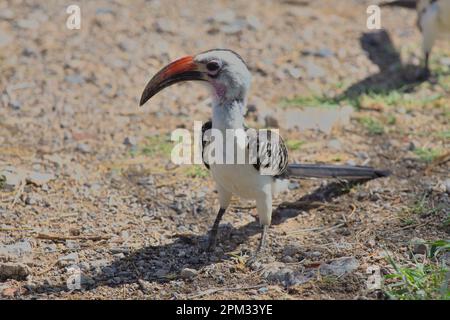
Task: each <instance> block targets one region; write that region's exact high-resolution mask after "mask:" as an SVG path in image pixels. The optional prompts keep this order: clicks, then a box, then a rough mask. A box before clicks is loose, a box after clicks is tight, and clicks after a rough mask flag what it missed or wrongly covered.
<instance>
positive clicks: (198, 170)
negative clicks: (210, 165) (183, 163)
mask: <svg viewBox="0 0 450 320" xmlns="http://www.w3.org/2000/svg"><path fill="white" fill-rule="evenodd" d="M185 173H186V175H187V176H188V177H191V178H206V177H208V176H209V172H208V170H206V169H205V168H204V167H203V166H201V165H192V166H189V167H188V169H187V170H186V171H185Z"/></svg>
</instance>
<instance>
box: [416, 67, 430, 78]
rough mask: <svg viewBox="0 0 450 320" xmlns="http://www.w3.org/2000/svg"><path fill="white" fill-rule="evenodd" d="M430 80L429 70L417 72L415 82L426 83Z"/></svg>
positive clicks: (424, 69)
mask: <svg viewBox="0 0 450 320" xmlns="http://www.w3.org/2000/svg"><path fill="white" fill-rule="evenodd" d="M430 78H431V72H430V69H429V68H423V69H420V70H418V71H417V73H416V80H417V81H427V80H430Z"/></svg>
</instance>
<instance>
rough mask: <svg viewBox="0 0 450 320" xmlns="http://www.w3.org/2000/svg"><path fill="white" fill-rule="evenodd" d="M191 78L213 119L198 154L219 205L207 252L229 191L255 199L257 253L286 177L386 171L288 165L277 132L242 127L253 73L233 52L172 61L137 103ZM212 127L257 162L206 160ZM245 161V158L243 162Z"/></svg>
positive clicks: (371, 174)
mask: <svg viewBox="0 0 450 320" xmlns="http://www.w3.org/2000/svg"><path fill="white" fill-rule="evenodd" d="M189 80H197V81H203V82H204V83H206V84H207V85H208V87H209V88H210V89H211V91H212V97H213V108H212V109H213V110H212V121H210V122H207V123H205V124H204V125H203V128H202V145H203V151H202V158H203V162H204V164H205V166H206V167H207V168H208V169H209V170H210V172H211V175H212V178H213V179H214V181H215V182H216V187H217V190H218V194H219V204H220V209H219V212H218V214H217V218H216V220H215V222H214V225H213V227H212V229H211V233H210V237H209V245H208V249H209V250H214V248H215V246H216V239H217V233H218V227H219V223H220V221H221V219H222V217H223V215H224V213H225V211H226V209H227V208H228V206H229V204H230V201H231V197H232V196H233V195H235V196H238V197H240V198H244V199H252V200H255V201H256V208H257V212H258V216H259V222H260V224H261V226H262V234H261V240H260V243H259V246H258V249H257V253H259V252H260V251H261V249H263V248H264V247H265V242H266V236H267V230H268V227H269V225H270V224H271V219H272V198H273V197H274V196H276V195H277V194H279V193H280V192H283V191H285V190H287V189H288V182H289V180H288V179H289V178H290V177H294V178H341V179H348V180H355V179H356V180H369V179H374V178H378V177H385V176H387V175H389V172H388V171H384V170H376V169H373V168H371V167H362V166H337V165H321V164H289V163H288V152H287V148H286V146H285V144H284V142H283V139H281V137H280V136H279V135H278V134H277V132H275V131H273V130H259V131H256V130H254V131H252V130H250V129H249V128H247V126H246V125H245V120H244V114H245V110H246V103H247V94H248V91H249V89H250V84H251V74H250V71H249V70H248V67H247V65H246V63H245V62H244V60H243V59H242V58H241V56H239V55H238V54H237V53H235V52H233V51H231V50H227V49H214V50H209V51H206V52H203V53H200V54H199V55H196V56H187V57H184V58H181V59H178V60H176V61H174V62H172V63H170V64H169V65H167V66H166V67H164V68H163V69H161V70H160V71H159V72H158V73H157V74H156V75H155V76H154V77H153V78H152V79H151V80H150V82H149V83H148V84H147V86H146V88H145V90H144V92H143V94H142V97H141V101H140V105H141V106H142V105H143V104H145V103H146V102H147V101H148V100H149V99H150V98H151V97H153V96H154V95H155V94H157V93H158V92H159V91H161V90H162V89H164V88H166V87H168V86H171V85H173V84H175V83H178V82H181V81H189ZM211 129H215V130H218V131H219V132H221V134H222V137H226V139H227V140H228V139H229V136H228V134H229V132H230V131H231V132H232V143H233V144H235V148H233V150H235V149H238V148H242V149H249V148H254V149H256V150H257V159H256V161H255V162H252V163H250V162H246V163H236V162H234V163H231V164H230V163H214V162H213V161H210V159H209V156H208V155H210V154H211V153H210V152H209V150H208V149H209V148H210V147H211V141H210V140H209V139H208V136H209V135H208V132H210V131H211ZM240 132H246V134H247V135H248V137H247V138H248V139H246V142H245V143H244V144H239V143H237V140H238V139H237V138H238V135H239V133H240ZM251 132H253V133H251ZM262 133H265V136H266V139H264V138H263V137H262ZM270 137H272V138H273V137H275V138H276V139H271V138H270ZM224 141H225V138H224ZM228 142H229V141H226V143H228ZM221 149H222V150H223V159H228V156H227V152H230V151H229V150H230V149H229V148H228V147H223V148H221ZM233 158H234V155H233ZM248 160H249V158H248V157H247V158H246V161H248Z"/></svg>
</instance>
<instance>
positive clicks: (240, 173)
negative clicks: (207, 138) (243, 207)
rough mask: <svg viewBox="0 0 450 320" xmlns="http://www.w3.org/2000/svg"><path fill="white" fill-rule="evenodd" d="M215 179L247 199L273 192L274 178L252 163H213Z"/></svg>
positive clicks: (212, 168) (227, 188)
mask: <svg viewBox="0 0 450 320" xmlns="http://www.w3.org/2000/svg"><path fill="white" fill-rule="evenodd" d="M211 174H212V176H213V178H214V180H215V181H216V182H217V183H218V184H220V185H221V186H222V187H223V188H224V189H226V190H228V191H229V192H231V193H233V194H235V195H237V196H239V197H242V198H246V199H256V198H258V197H260V196H262V195H263V194H265V193H271V192H272V190H271V183H272V181H273V178H272V177H270V176H263V175H260V174H259V172H258V171H257V170H256V169H255V168H254V167H253V166H252V165H250V164H211Z"/></svg>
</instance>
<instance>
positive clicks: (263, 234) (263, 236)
mask: <svg viewBox="0 0 450 320" xmlns="http://www.w3.org/2000/svg"><path fill="white" fill-rule="evenodd" d="M268 229H269V226H267V225H264V226H263V227H262V231H261V239H260V240H259V245H258V249H256V254H259V253H261V251H263V250H264V248H265V247H266V239H267V232H268V231H267V230H268Z"/></svg>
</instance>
